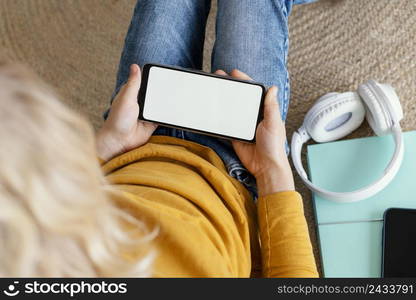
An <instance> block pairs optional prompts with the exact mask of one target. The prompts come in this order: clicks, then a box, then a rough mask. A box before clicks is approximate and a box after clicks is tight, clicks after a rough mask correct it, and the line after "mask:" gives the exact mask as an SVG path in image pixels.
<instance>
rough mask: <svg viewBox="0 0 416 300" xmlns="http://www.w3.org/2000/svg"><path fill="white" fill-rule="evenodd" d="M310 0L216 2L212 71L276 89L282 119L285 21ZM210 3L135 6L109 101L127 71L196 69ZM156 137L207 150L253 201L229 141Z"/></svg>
mask: <svg viewBox="0 0 416 300" xmlns="http://www.w3.org/2000/svg"><path fill="white" fill-rule="evenodd" d="M313 1H315V0H218V14H217V20H216V40H215V45H214V49H213V52H212V61H211V71H212V72H214V71H216V70H218V69H222V70H224V71H226V72H230V71H231V70H232V69H239V70H241V71H243V72H245V73H247V74H248V75H249V76H250V77H251V78H253V80H255V81H257V82H261V83H263V84H264V85H266V86H271V85H276V86H277V87H278V88H279V97H278V101H279V105H280V110H281V115H282V119H283V120H285V119H286V115H287V110H288V106H289V93H290V87H289V74H288V71H287V66H286V65H287V53H288V46H289V39H288V36H289V33H288V16H289V13H290V11H291V8H292V4H296V3H307V2H313ZM210 6H211V0H168V1H167V0H138V2H137V4H136V7H135V10H134V14H133V18H132V21H131V24H130V27H129V30H128V33H127V36H126V39H125V45H124V49H123V53H122V55H121V60H120V66H119V70H118V74H117V84H116V88H115V91H114V94H113V97H114V96H115V95H116V94H117V93H118V91H119V89H120V88H121V86H122V85H123V84H124V83H125V82H126V81H127V78H128V75H129V66H130V65H131V64H133V63H136V64H138V65H140V66H143V65H144V64H146V63H151V62H152V63H161V64H168V65H176V66H181V67H185V68H192V69H201V68H202V52H203V47H204V38H205V25H206V21H207V17H208V13H209V10H210ZM154 134H155V135H167V136H174V137H178V138H182V139H186V140H190V141H193V142H197V143H199V144H202V145H205V146H208V147H211V148H212V149H213V150H214V151H216V153H217V154H218V155H219V156H220V157H221V158H222V160H223V161H224V164H225V166H226V168H227V171H228V172H229V174H230V175H231V176H233V177H234V178H236V179H237V180H239V181H240V182H241V183H242V184H243V185H244V186H245V187H246V188H247V189H248V190H249V191H250V192H251V193H252V195H253V197H254V198H256V197H257V188H256V182H255V178H254V177H253V176H252V175H251V174H250V173H249V172H248V171H247V170H246V168H244V166H243V165H242V164H241V162H240V160H239V159H238V157H237V155H236V153H235V152H234V150H233V147H232V145H231V143H230V142H229V141H228V140H224V139H220V138H215V137H210V136H205V135H201V134H197V133H192V132H188V131H184V130H179V129H172V128H168V127H164V126H159V127H158V129H157V130H156V131H155V133H154Z"/></svg>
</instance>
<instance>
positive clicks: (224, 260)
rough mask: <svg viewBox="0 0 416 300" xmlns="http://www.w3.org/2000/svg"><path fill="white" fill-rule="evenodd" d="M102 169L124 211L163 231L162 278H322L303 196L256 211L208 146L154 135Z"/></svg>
mask: <svg viewBox="0 0 416 300" xmlns="http://www.w3.org/2000/svg"><path fill="white" fill-rule="evenodd" d="M103 170H104V172H105V174H106V176H107V179H108V180H109V182H110V183H111V184H114V185H116V186H117V188H118V189H119V190H121V191H122V192H123V194H124V197H123V199H124V198H125V200H123V201H122V203H121V205H122V206H123V208H124V209H126V210H128V211H129V212H130V213H131V214H133V215H134V216H135V217H137V218H140V219H141V220H143V221H144V222H146V223H147V224H149V225H150V226H153V225H155V224H157V225H158V226H159V229H160V233H159V235H158V237H157V238H156V239H155V241H154V243H155V245H156V249H157V257H156V261H155V263H154V266H153V276H155V277H249V276H256V277H257V276H261V275H263V276H265V277H316V276H317V275H318V274H317V270H316V265H315V260H314V256H313V253H312V247H311V243H310V239H309V234H308V228H307V224H306V220H305V217H304V215H303V205H302V198H301V196H300V195H299V194H298V193H296V192H281V193H275V194H272V195H268V196H266V197H260V198H259V199H258V203H257V208H256V205H255V204H254V203H253V199H252V198H251V196H250V194H249V193H248V191H247V190H246V189H245V188H244V186H243V185H241V184H240V183H239V182H238V181H237V180H235V179H234V178H232V177H230V176H229V175H228V174H227V172H226V169H225V167H224V164H223V162H222V161H221V159H220V158H219V157H218V156H217V154H216V153H215V152H214V151H213V150H212V149H210V148H208V147H204V146H201V145H199V144H196V143H192V142H189V141H184V140H180V139H176V138H173V137H161V136H153V137H152V138H151V139H150V141H149V142H148V143H147V144H146V145H144V146H142V147H140V148H137V149H135V150H132V151H130V152H127V153H125V154H122V155H120V156H118V157H116V158H114V159H112V160H110V161H108V162H107V163H105V164H104V165H103ZM260 245H261V246H260ZM260 249H261V250H260Z"/></svg>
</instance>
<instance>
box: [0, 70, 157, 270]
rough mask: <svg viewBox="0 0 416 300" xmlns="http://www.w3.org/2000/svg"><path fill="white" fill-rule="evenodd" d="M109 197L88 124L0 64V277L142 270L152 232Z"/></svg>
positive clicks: (21, 73) (37, 84)
mask: <svg viewBox="0 0 416 300" xmlns="http://www.w3.org/2000/svg"><path fill="white" fill-rule="evenodd" d="M114 197H117V192H116V191H112V190H111V188H110V187H109V185H108V184H107V185H106V182H105V179H104V176H103V174H102V172H101V169H100V167H99V164H98V161H97V159H96V156H95V145H94V135H93V130H92V128H91V126H90V125H89V124H88V123H87V122H86V121H85V120H84V119H83V118H81V117H80V116H79V115H77V114H75V113H74V112H72V111H70V110H68V109H67V108H66V107H64V105H63V104H62V103H60V102H59V101H58V100H57V97H56V96H55V95H54V93H53V92H51V89H50V88H49V87H48V86H46V85H45V84H44V83H42V82H41V81H40V80H39V79H37V78H36V77H35V76H34V75H33V74H31V73H30V72H28V71H27V70H25V69H24V68H23V67H21V66H17V65H11V64H4V63H0V276H2V277H3V276H7V277H20V276H25V277H37V276H41V277H49V276H54V277H55V276H56V277H58V276H59V277H61V276H65V277H66V276H68V277H87V276H88V277H89V276H148V275H149V272H150V265H151V262H152V257H153V252H152V251H151V248H150V247H149V244H150V243H149V241H150V240H151V239H152V238H153V237H154V235H155V232H154V231H151V232H149V231H148V230H147V229H146V226H145V225H144V224H143V223H142V222H140V221H139V220H137V219H135V218H133V217H131V216H130V215H128V214H127V213H126V212H125V211H123V210H121V209H120V208H119V207H118V206H117V204H116V202H115V201H114V200H113V199H114ZM132 229H134V230H132Z"/></svg>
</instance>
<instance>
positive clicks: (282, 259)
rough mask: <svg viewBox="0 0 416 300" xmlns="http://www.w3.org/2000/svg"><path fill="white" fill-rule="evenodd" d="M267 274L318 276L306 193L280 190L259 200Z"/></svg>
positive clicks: (263, 258) (260, 226) (265, 270)
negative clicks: (305, 210)
mask: <svg viewBox="0 0 416 300" xmlns="http://www.w3.org/2000/svg"><path fill="white" fill-rule="evenodd" d="M258 219H259V220H258V222H259V228H260V240H261V248H262V250H261V251H262V269H263V276H264V277H318V276H319V275H318V272H317V269H316V264H315V258H314V255H313V250H312V245H311V241H310V237H309V232H308V226H307V224H306V219H305V216H304V214H303V203H302V197H301V196H300V195H299V193H297V192H294V191H288V192H279V193H274V194H271V195H267V196H265V197H260V198H259V200H258Z"/></svg>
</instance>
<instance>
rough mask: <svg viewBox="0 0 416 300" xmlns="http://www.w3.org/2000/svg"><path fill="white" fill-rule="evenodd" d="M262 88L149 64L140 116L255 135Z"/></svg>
mask: <svg viewBox="0 0 416 300" xmlns="http://www.w3.org/2000/svg"><path fill="white" fill-rule="evenodd" d="M262 96H263V88H262V86H261V85H258V84H251V83H245V82H239V81H233V80H228V79H223V78H217V77H210V76H207V75H203V74H196V73H192V72H187V71H183V70H174V69H169V68H164V67H159V66H151V67H150V70H149V74H148V79H147V88H146V96H145V103H144V107H143V117H144V118H145V119H147V120H149V121H156V122H161V123H165V124H171V125H173V126H177V127H184V128H189V129H194V130H199V131H203V132H208V133H214V134H219V135H222V136H227V137H231V138H233V137H234V138H239V139H243V140H252V139H253V138H254V136H255V131H256V127H257V121H258V116H259V109H260V105H261V103H262Z"/></svg>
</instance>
